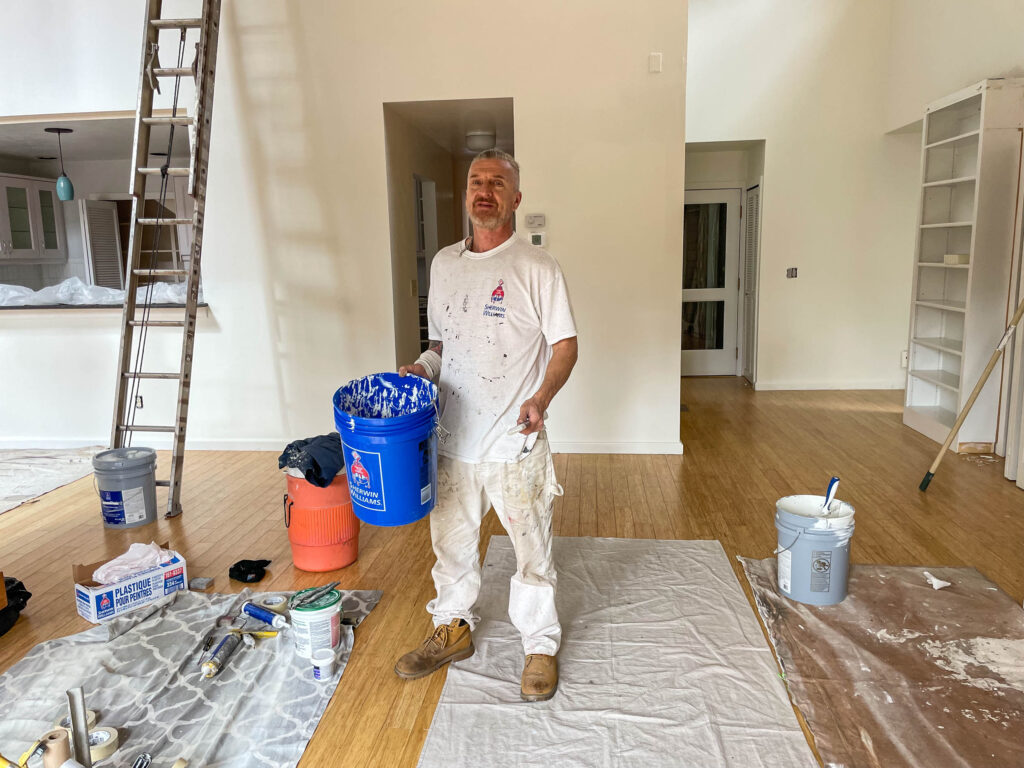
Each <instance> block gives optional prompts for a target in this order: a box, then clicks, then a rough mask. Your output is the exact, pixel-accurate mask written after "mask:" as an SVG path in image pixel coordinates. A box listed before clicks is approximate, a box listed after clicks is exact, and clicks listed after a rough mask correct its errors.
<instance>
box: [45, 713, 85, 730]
mask: <svg viewBox="0 0 1024 768" xmlns="http://www.w3.org/2000/svg"><path fill="white" fill-rule="evenodd" d="M85 719H86V721H87V722H88V725H89V730H92V729H93V728H95V727H96V710H95V709H87V710H85ZM53 727H54V728H63V729H64V730H65V731H70V730H71V715H64V717H62V718H61V719H60V720H55V721H54V723H53Z"/></svg>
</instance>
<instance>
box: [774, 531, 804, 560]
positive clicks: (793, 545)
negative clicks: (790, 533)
mask: <svg viewBox="0 0 1024 768" xmlns="http://www.w3.org/2000/svg"><path fill="white" fill-rule="evenodd" d="M803 535H804V531H803V529H802V528H801V529H800V533H798V534H797V535H796V538H795V539H793V543H792V544H790V545H789V546H788V547H783V548H782V549H779V548H778V547H776V548H775V554H776V555H781V554H782V553H783V552H785V551H786V550H789V549H792V548H793V547H795V546H796V543H797V542H798V541H800V537H801V536H803Z"/></svg>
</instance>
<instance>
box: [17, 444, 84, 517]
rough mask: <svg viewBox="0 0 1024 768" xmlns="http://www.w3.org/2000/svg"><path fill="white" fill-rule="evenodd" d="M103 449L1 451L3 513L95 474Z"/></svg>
mask: <svg viewBox="0 0 1024 768" xmlns="http://www.w3.org/2000/svg"><path fill="white" fill-rule="evenodd" d="M102 450H104V448H103V447H102V446H99V445H94V446H90V447H88V448H69V449H60V450H49V449H42V448H39V449H35V448H34V449H25V450H21V449H18V450H3V451H0V514H3V513H4V512H6V511H7V510H9V509H14V508H15V507H17V506H18V505H20V504H23V503H25V502H26V501H29V500H30V499H34V498H36V497H37V496H40V495H42V494H44V493H47V492H48V491H52V490H54V489H55V488H60V487H61V486H62V485H67V484H68V483H73V482H74V481H75V480H79V479H81V478H83V477H85V476H86V475H90V474H92V457H93V456H95V455H96V454H97V453H99V452H100V451H102ZM96 509H97V510H98V509H99V501H97V502H96Z"/></svg>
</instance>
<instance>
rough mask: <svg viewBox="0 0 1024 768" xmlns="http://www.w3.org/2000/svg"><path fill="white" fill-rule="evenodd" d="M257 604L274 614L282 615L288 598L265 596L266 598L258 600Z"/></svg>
mask: <svg viewBox="0 0 1024 768" xmlns="http://www.w3.org/2000/svg"><path fill="white" fill-rule="evenodd" d="M258 602H259V605H261V606H263V607H264V608H266V609H268V610H271V611H273V612H274V613H282V614H283V613H284V612H285V611H286V610H287V608H288V598H287V597H285V596H283V595H267V596H266V597H263V598H260V600H259V601H258Z"/></svg>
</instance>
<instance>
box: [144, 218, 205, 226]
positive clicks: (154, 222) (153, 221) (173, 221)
mask: <svg viewBox="0 0 1024 768" xmlns="http://www.w3.org/2000/svg"><path fill="white" fill-rule="evenodd" d="M138 221H139V224H142V225H143V226H147V227H149V226H153V227H155V226H157V225H158V224H191V223H192V219H139V220H138Z"/></svg>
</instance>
